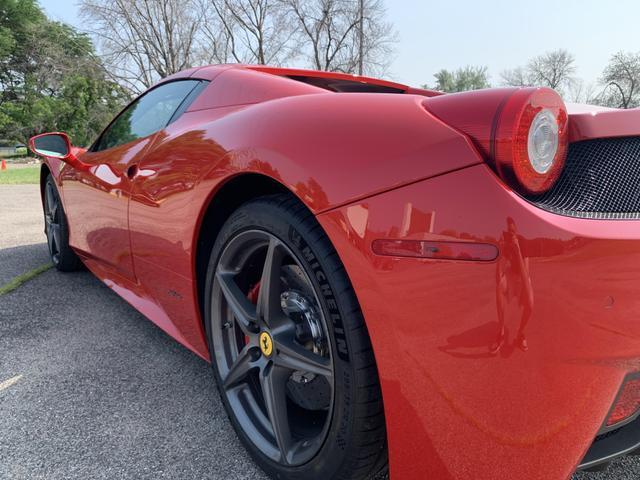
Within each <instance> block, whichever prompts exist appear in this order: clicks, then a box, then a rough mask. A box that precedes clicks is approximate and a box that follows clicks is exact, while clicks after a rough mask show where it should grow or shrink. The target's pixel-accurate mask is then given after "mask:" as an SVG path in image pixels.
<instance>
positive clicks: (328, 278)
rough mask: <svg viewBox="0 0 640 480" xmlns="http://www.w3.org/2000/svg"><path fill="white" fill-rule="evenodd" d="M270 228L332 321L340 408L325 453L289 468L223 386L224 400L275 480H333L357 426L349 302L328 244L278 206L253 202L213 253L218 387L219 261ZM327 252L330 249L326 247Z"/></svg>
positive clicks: (208, 324)
mask: <svg viewBox="0 0 640 480" xmlns="http://www.w3.org/2000/svg"><path fill="white" fill-rule="evenodd" d="M256 229H258V230H264V231H266V232H268V233H270V234H272V235H275V236H276V237H278V238H279V239H280V240H281V241H283V242H284V243H285V244H286V245H287V247H288V248H289V249H290V250H291V251H292V252H293V254H294V255H295V256H296V257H297V260H298V262H299V263H300V265H301V266H302V267H303V269H304V270H305V273H306V274H307V276H308V277H309V279H310V280H311V282H312V284H313V287H314V290H315V292H316V295H317V297H318V300H319V302H320V304H321V308H322V310H323V313H324V318H325V319H326V326H327V332H328V335H329V341H330V343H331V348H332V357H333V362H334V380H335V386H334V404H333V409H332V417H331V420H330V422H331V423H330V426H329V429H328V432H327V436H326V439H325V441H324V444H323V446H322V447H321V449H320V451H319V452H318V453H317V454H316V456H315V457H314V458H313V459H311V460H310V461H309V462H307V463H305V464H303V465H300V466H296V467H286V466H282V465H279V464H277V463H275V462H273V461H272V460H271V459H269V458H268V457H266V456H265V455H264V454H262V452H261V451H260V450H259V449H258V448H257V447H256V446H255V445H254V444H253V442H252V441H251V440H250V438H249V437H248V436H247V435H246V434H245V432H244V431H243V430H242V428H241V427H240V425H239V423H238V422H237V421H236V419H235V417H234V414H233V412H232V409H231V408H230V405H229V403H228V401H227V398H226V395H225V393H224V391H223V389H222V388H220V387H219V391H220V395H221V397H222V401H223V403H224V405H225V408H226V409H227V412H228V413H229V417H230V419H231V422H232V424H233V426H234V428H235V430H236V432H237V433H238V435H239V437H240V439H241V440H242V442H243V443H244V444H245V446H246V447H247V450H248V451H249V452H250V454H251V455H252V457H253V458H254V460H256V462H257V463H258V464H260V466H261V467H262V468H263V469H264V470H265V471H267V473H269V474H271V475H272V476H273V477H274V478H282V479H299V478H305V479H308V480H316V479H318V480H320V479H322V480H325V479H327V478H333V477H334V476H335V474H336V472H339V471H340V470H341V467H342V465H343V463H344V462H345V460H346V455H347V454H348V450H349V445H350V439H351V434H352V425H353V421H354V416H355V411H354V398H355V393H356V392H355V388H356V372H355V371H354V366H353V362H352V358H351V355H352V354H351V351H350V350H351V349H350V345H349V339H348V336H347V335H346V334H345V332H346V329H345V328H348V326H345V311H349V310H348V308H345V307H346V305H344V303H345V301H344V299H342V298H340V297H339V296H338V293H337V292H336V291H335V288H334V285H335V284H336V282H335V281H334V278H333V275H332V272H331V271H330V269H329V268H328V266H327V265H325V261H324V258H325V257H326V255H323V254H326V253H327V252H323V251H322V250H324V248H323V245H321V242H318V241H317V235H314V234H313V232H312V231H310V229H309V228H308V226H307V225H306V224H305V223H304V222H301V221H300V220H299V219H298V218H297V217H295V216H294V215H293V214H291V213H290V212H288V211H286V210H282V211H278V209H277V208H274V205H272V204H268V203H265V202H252V203H251V204H247V205H245V206H243V207H241V208H240V209H239V210H237V211H236V212H234V213H233V214H232V215H231V217H230V218H229V219H228V220H227V222H226V223H225V224H224V226H223V227H222V230H221V231H220V234H219V235H218V238H217V240H216V243H215V245H214V248H213V250H212V253H211V257H210V260H209V265H208V269H207V279H206V287H205V288H206V289H205V329H206V333H207V339H208V343H209V348H210V355H211V359H212V365H213V370H214V372H215V376H216V380H217V382H218V385H219V386H220V385H221V384H222V382H221V378H220V374H219V372H218V369H217V365H216V361H215V354H214V352H213V351H212V345H213V343H212V332H211V329H212V318H211V311H212V308H211V302H212V300H213V299H212V291H213V279H214V274H215V269H216V266H217V263H218V259H219V258H220V255H221V253H222V251H223V250H224V248H225V247H226V245H227V244H228V242H229V241H230V240H231V239H232V238H234V237H235V236H236V235H238V234H239V233H241V232H243V231H246V230H256ZM324 247H325V248H326V246H324Z"/></svg>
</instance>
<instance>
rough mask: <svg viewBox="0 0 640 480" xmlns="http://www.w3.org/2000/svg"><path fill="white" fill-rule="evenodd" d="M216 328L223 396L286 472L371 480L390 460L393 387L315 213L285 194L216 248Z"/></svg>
mask: <svg viewBox="0 0 640 480" xmlns="http://www.w3.org/2000/svg"><path fill="white" fill-rule="evenodd" d="M205 302H206V303H205V305H206V311H205V319H206V329H207V334H208V338H209V345H210V348H211V357H212V363H213V367H214V371H215V374H216V378H217V381H218V385H219V389H220V393H221V397H222V400H223V403H224V404H225V407H226V409H227V412H228V413H229V416H230V418H231V421H232V423H233V425H234V428H235V429H236V431H237V432H238V434H239V436H240V438H241V440H242V441H243V443H244V444H245V446H246V447H247V449H248V451H249V452H250V453H251V454H252V456H253V457H254V459H255V460H256V461H257V462H258V463H259V464H260V465H261V467H262V468H263V469H264V470H265V471H267V473H269V474H270V475H271V476H273V477H274V478H279V479H299V478H305V479H308V480H315V479H318V480H319V479H323V480H324V479H327V478H339V479H364V478H371V476H373V475H375V474H376V473H378V471H379V470H381V468H383V467H384V465H385V464H386V432H385V424H384V413H383V405H382V397H381V391H380V386H379V381H378V376H377V370H376V366H375V361H374V358H373V352H372V349H371V343H370V341H369V337H368V334H367V330H366V327H365V324H364V322H363V318H362V314H361V313H360V309H359V308H358V305H357V301H356V298H355V295H354V293H353V290H352V288H351V286H350V283H349V280H348V278H347V276H346V273H345V271H344V268H343V267H342V265H341V263H340V261H339V259H338V257H337V254H336V252H335V251H334V250H333V248H332V246H331V244H330V242H329V240H328V239H327V237H326V236H325V235H324V233H323V232H322V230H321V228H320V226H319V225H318V223H317V221H316V220H315V218H314V217H313V216H312V215H311V214H310V213H309V212H308V211H307V210H306V209H305V208H304V207H303V206H302V205H300V204H299V203H298V202H297V201H296V200H295V199H292V198H290V197H289V196H284V195H278V196H273V197H267V198H264V199H260V200H256V201H252V202H250V203H247V204H245V205H244V206H242V207H240V209H238V210H237V211H236V212H235V213H234V214H232V216H231V217H230V218H229V220H228V221H227V222H226V223H225V225H224V226H223V228H222V230H221V232H220V234H219V236H218V239H217V241H216V244H215V246H214V248H213V251H212V254H211V258H210V262H209V267H208V273H207V285H206V298H205Z"/></svg>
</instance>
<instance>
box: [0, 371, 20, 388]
mask: <svg viewBox="0 0 640 480" xmlns="http://www.w3.org/2000/svg"><path fill="white" fill-rule="evenodd" d="M21 378H22V375H16V376H15V377H11V378H10V379H8V380H5V381H4V382H2V383H0V392H1V391H3V390H6V389H7V388H9V387H10V386H11V385H15V384H16V383H18V381H20V379H21Z"/></svg>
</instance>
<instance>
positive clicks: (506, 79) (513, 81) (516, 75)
mask: <svg viewBox="0 0 640 480" xmlns="http://www.w3.org/2000/svg"><path fill="white" fill-rule="evenodd" d="M500 77H501V78H502V84H503V85H506V86H509V87H530V86H531V85H533V80H531V79H530V77H529V72H528V71H527V69H526V68H523V67H516V68H514V69H512V70H504V71H502V72H501V73H500Z"/></svg>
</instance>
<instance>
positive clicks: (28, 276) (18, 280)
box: [0, 263, 53, 296]
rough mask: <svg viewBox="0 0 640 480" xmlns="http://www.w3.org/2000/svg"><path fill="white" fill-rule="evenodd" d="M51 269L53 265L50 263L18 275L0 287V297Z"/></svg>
mask: <svg viewBox="0 0 640 480" xmlns="http://www.w3.org/2000/svg"><path fill="white" fill-rule="evenodd" d="M51 267H53V265H52V264H51V263H47V264H46V265H41V266H39V267H38V268H34V269H33V270H30V271H28V272H27V273H23V274H22V275H18V276H17V277H15V278H14V279H12V280H11V281H9V283H5V284H4V285H2V286H1V287H0V296H2V295H5V294H7V293H9V292H13V291H14V290H15V289H16V288H18V287H19V286H20V285H22V284H24V283H27V282H28V281H29V280H32V279H34V278H35V277H37V276H38V275H40V274H41V273H44V272H46V271H47V270H49V269H50V268H51Z"/></svg>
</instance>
